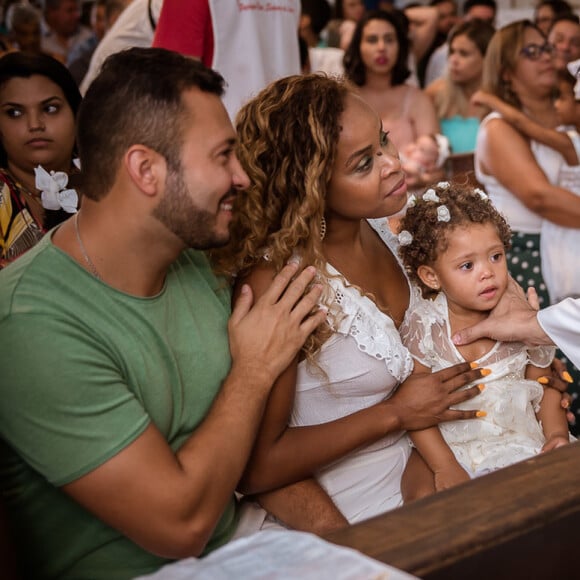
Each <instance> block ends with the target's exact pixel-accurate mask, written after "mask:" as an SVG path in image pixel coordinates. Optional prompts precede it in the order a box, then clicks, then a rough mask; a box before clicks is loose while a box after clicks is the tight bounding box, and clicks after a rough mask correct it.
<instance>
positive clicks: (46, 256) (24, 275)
mask: <svg viewBox="0 0 580 580" xmlns="http://www.w3.org/2000/svg"><path fill="white" fill-rule="evenodd" d="M55 277H58V279H59V280H61V281H63V280H66V278H67V277H68V275H67V269H66V262H65V264H63V263H62V258H61V257H60V256H59V255H58V252H57V250H55V248H54V247H53V246H52V243H51V242H50V233H49V234H47V235H46V236H44V238H42V239H41V240H40V242H39V243H38V244H37V245H36V246H34V247H33V248H31V249H30V250H28V251H27V252H26V253H24V254H23V255H22V256H20V257H19V258H18V259H17V260H15V261H14V262H12V263H11V264H9V265H8V266H7V267H6V268H4V269H3V270H1V271H0V321H2V320H4V319H5V318H6V317H8V316H10V315H11V314H14V313H32V312H33V311H34V310H35V309H36V308H37V307H39V306H42V304H43V303H42V301H41V300H42V296H44V295H47V296H48V294H51V293H54V294H57V293H58V292H59V289H60V290H62V288H63V286H62V285H61V286H60V287H59V286H58V285H54V284H52V282H51V280H53V279H54V278H55ZM50 302H52V301H50V300H49V301H47V302H46V303H45V304H49V303H50Z"/></svg>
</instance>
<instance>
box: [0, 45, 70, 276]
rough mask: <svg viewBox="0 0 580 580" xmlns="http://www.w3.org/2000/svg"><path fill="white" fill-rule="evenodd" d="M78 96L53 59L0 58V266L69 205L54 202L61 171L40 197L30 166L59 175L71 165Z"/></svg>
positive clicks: (19, 55)
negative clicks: (53, 183)
mask: <svg viewBox="0 0 580 580" xmlns="http://www.w3.org/2000/svg"><path fill="white" fill-rule="evenodd" d="M80 102H81V95H80V93H79V90H78V88H77V86H76V83H75V82H74V80H73V78H72V76H71V75H70V73H69V72H68V70H67V69H66V67H65V66H64V65H62V64H61V63H59V62H58V61H56V60H55V59H53V58H51V57H49V56H46V55H43V54H39V55H32V54H24V53H21V52H13V53H9V54H7V55H5V56H3V57H2V58H0V188H1V189H0V267H4V266H5V265H6V264H7V263H8V262H11V261H12V260H14V259H15V258H17V257H18V256H20V255H21V254H22V253H24V252H25V251H26V250H28V249H30V248H31V247H32V246H34V245H35V244H36V243H37V242H38V241H39V240H40V238H42V236H43V235H44V233H45V232H46V231H48V230H49V229H50V228H52V227H53V226H55V225H57V224H59V223H60V222H62V221H64V220H65V219H66V218H67V217H68V215H69V212H71V211H74V208H73V207H71V206H70V204H67V203H66V202H65V203H59V202H58V197H57V191H56V190H58V189H61V188H63V187H64V186H65V185H66V180H65V179H64V176H62V175H61V176H55V179H56V180H55V185H56V181H58V182H59V184H60V185H59V186H58V187H56V190H55V191H53V192H52V194H53V198H52V199H50V198H49V197H48V196H47V195H45V197H44V198H43V196H42V194H41V192H40V191H39V190H38V189H37V188H36V176H35V168H36V167H38V166H39V165H40V166H42V168H43V169H44V170H45V171H46V172H63V173H64V175H65V176H66V175H67V174H68V173H70V172H71V170H73V167H74V166H73V152H74V147H75V116H76V112H77V110H78V107H79V104H80ZM47 193H48V192H47ZM63 206H64V207H66V208H67V211H64V210H63Z"/></svg>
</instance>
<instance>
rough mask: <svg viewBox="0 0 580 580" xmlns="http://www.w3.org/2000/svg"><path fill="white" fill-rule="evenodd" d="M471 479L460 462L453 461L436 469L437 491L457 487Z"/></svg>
mask: <svg viewBox="0 0 580 580" xmlns="http://www.w3.org/2000/svg"><path fill="white" fill-rule="evenodd" d="M470 479H471V478H470V477H469V475H468V474H467V472H466V471H465V469H463V467H461V465H459V463H453V464H451V465H448V466H446V467H444V468H442V469H439V470H436V471H435V489H436V490H437V491H443V490H444V489H449V488H450V487H455V486H456V485H459V484H460V483H463V482H464V481H469V480H470Z"/></svg>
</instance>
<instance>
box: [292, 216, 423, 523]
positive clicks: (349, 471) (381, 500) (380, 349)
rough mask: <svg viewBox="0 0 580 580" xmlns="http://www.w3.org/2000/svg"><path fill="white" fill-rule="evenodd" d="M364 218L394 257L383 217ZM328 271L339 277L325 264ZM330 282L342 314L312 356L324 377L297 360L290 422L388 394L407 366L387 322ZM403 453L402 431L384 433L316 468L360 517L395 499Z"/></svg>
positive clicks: (334, 415) (331, 414) (316, 419)
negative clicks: (325, 465) (378, 439)
mask: <svg viewBox="0 0 580 580" xmlns="http://www.w3.org/2000/svg"><path fill="white" fill-rule="evenodd" d="M369 224H370V225H371V226H372V227H373V228H374V229H375V231H377V232H378V234H379V235H380V236H381V239H382V240H383V241H384V242H385V244H386V245H387V246H388V247H389V248H390V250H391V251H392V252H393V254H394V255H395V256H396V255H397V240H396V238H395V236H393V234H392V233H391V232H390V230H389V229H388V226H387V223H386V220H369ZM328 270H329V272H330V273H331V274H334V275H337V276H339V273H338V272H337V271H336V270H335V269H334V268H332V266H330V265H329V266H328ZM331 285H332V287H333V290H334V293H335V294H334V305H335V306H338V307H339V308H340V310H341V311H342V313H343V314H344V316H342V317H341V319H339V322H338V328H337V330H336V333H335V334H334V335H333V336H332V337H331V338H330V339H329V340H328V341H327V342H326V343H325V344H324V345H323V347H322V350H321V352H320V355H319V357H318V363H319V364H320V366H321V368H322V369H324V371H325V372H326V374H327V376H328V379H325V378H324V377H322V376H321V375H320V372H319V371H317V370H316V369H314V368H311V367H310V366H309V365H308V363H306V362H305V361H303V362H301V363H300V364H299V366H298V376H297V385H296V401H295V405H294V410H293V413H292V419H291V424H292V426H304V425H317V424H320V423H326V422H328V421H333V420H335V419H339V418H341V417H344V416H346V415H350V414H352V413H355V412H356V411H359V410H361V409H365V408H367V407H370V406H371V405H374V404H376V403H378V402H380V401H382V400H384V399H386V398H388V397H389V396H390V395H391V394H392V393H393V392H394V390H395V389H396V387H397V385H398V384H399V383H400V382H401V381H403V380H405V379H406V378H407V377H408V376H409V374H410V373H411V370H412V368H413V360H412V358H411V356H410V354H409V352H408V351H407V349H406V348H405V347H404V346H403V344H402V342H401V338H400V336H399V332H398V330H397V328H396V327H395V325H394V323H393V321H392V320H391V319H390V318H389V317H388V316H387V315H385V314H384V313H383V312H381V311H380V310H379V309H378V308H377V306H376V305H375V304H374V302H373V301H372V300H370V299H369V298H367V297H364V296H362V295H361V293H360V292H359V291H358V290H357V289H355V288H353V287H349V286H348V285H347V284H345V282H344V279H343V278H342V277H339V278H333V279H331ZM409 310H411V309H409ZM410 452H411V447H410V444H409V440H408V438H407V436H406V435H405V434H404V433H403V432H398V433H392V434H390V435H388V436H386V437H384V438H383V439H381V440H380V441H377V442H375V443H374V444H372V445H369V446H367V447H364V448H361V449H359V450H357V451H355V452H353V453H351V454H349V455H348V456H346V457H344V458H342V459H341V460H339V461H337V462H335V463H334V464H332V465H330V466H328V467H326V468H325V469H323V470H321V471H320V472H319V473H318V474H317V475H318V480H319V481H320V483H321V485H322V486H323V487H324V488H325V489H326V490H327V492H328V493H329V495H330V496H331V497H332V499H333V501H334V503H335V504H336V505H337V507H338V508H339V509H340V510H341V512H342V513H343V514H344V515H345V517H346V518H347V519H348V520H349V522H351V523H354V522H358V521H361V520H364V519H368V518H370V517H372V516H375V515H377V514H380V513H383V512H385V511H388V510H390V509H393V508H396V507H398V506H400V505H401V504H402V499H401V491H400V484H401V476H402V473H403V470H404V469H405V465H406V463H407V459H408V457H409V454H410Z"/></svg>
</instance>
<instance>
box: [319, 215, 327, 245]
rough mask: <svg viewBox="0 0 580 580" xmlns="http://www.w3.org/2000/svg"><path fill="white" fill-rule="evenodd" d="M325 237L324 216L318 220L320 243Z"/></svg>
mask: <svg viewBox="0 0 580 580" xmlns="http://www.w3.org/2000/svg"><path fill="white" fill-rule="evenodd" d="M325 237H326V219H325V217H324V216H322V218H320V241H322V240H323V239H324V238H325Z"/></svg>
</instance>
